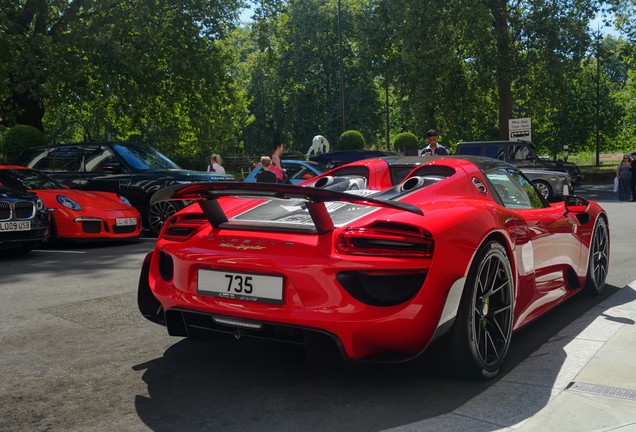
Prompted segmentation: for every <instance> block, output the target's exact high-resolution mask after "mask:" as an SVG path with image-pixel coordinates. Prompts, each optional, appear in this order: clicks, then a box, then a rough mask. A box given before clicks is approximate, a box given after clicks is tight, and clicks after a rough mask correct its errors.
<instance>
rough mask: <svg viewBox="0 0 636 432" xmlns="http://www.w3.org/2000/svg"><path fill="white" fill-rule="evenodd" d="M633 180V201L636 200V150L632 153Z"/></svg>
mask: <svg viewBox="0 0 636 432" xmlns="http://www.w3.org/2000/svg"><path fill="white" fill-rule="evenodd" d="M631 155H632V161H631V165H632V182H631V188H630V189H631V191H632V202H634V201H636V152H633V153H632V154H631Z"/></svg>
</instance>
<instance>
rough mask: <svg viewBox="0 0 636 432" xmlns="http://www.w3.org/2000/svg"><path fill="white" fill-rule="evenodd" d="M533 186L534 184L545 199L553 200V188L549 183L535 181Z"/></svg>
mask: <svg viewBox="0 0 636 432" xmlns="http://www.w3.org/2000/svg"><path fill="white" fill-rule="evenodd" d="M532 184H534V187H536V188H537V190H538V191H539V193H540V194H541V195H543V198H545V199H547V200H551V199H552V195H553V193H552V187H551V186H550V184H548V182H545V181H543V180H535V181H533V182H532Z"/></svg>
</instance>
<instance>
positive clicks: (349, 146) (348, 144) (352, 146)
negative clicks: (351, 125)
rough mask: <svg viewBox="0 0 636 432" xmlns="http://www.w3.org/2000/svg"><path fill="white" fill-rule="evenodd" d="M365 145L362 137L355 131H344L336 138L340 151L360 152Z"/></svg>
mask: <svg viewBox="0 0 636 432" xmlns="http://www.w3.org/2000/svg"><path fill="white" fill-rule="evenodd" d="M365 144H366V143H365V141H364V136H362V134H361V133H360V132H358V131H357V130H348V131H344V132H343V133H342V135H340V138H338V148H339V149H340V150H362V149H364V146H365Z"/></svg>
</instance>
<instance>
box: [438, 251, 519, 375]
mask: <svg viewBox="0 0 636 432" xmlns="http://www.w3.org/2000/svg"><path fill="white" fill-rule="evenodd" d="M513 285H514V278H513V276H512V268H511V266H510V260H509V259H508V255H507V253H506V250H505V248H504V247H503V246H502V245H501V244H500V243H498V242H496V241H491V242H488V243H486V244H484V245H483V246H482V247H481V248H480V249H479V251H477V255H476V256H475V260H474V262H473V264H472V266H471V268H470V271H469V273H468V279H467V281H466V286H465V288H464V294H463V296H462V302H461V304H460V307H459V311H458V315H457V320H456V322H455V326H454V328H453V331H452V333H451V336H450V340H449V346H448V348H449V349H450V350H451V351H450V352H449V353H448V354H449V355H448V358H449V359H450V361H451V366H452V367H453V369H454V371H453V372H454V373H455V374H459V375H462V376H464V377H467V378H473V379H475V378H476V379H489V378H492V377H494V376H496V375H497V374H498V373H499V368H500V367H501V365H502V363H503V361H504V359H505V357H506V355H507V353H508V349H509V348H510V338H511V336H512V321H513V297H514V286H513Z"/></svg>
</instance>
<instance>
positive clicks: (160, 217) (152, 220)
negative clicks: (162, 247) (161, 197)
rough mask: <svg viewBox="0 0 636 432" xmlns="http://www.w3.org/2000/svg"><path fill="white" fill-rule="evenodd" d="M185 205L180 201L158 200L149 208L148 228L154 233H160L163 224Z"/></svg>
mask: <svg viewBox="0 0 636 432" xmlns="http://www.w3.org/2000/svg"><path fill="white" fill-rule="evenodd" d="M182 208H183V206H182V205H181V203H180V202H178V201H158V202H156V203H154V204H153V205H152V206H150V209H149V210H148V229H149V230H150V233H151V234H152V235H155V236H156V235H159V233H160V232H161V228H162V227H163V224H164V223H165V222H166V221H167V220H168V218H169V217H170V216H172V215H173V214H175V213H176V212H178V211H179V210H181V209H182Z"/></svg>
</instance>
